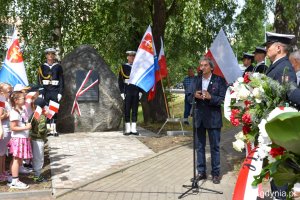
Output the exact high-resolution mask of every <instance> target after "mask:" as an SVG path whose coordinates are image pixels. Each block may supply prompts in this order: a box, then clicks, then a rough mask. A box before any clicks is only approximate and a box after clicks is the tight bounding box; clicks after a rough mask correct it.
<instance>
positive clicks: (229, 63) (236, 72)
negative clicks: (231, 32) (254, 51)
mask: <svg viewBox="0 0 300 200" xmlns="http://www.w3.org/2000/svg"><path fill="white" fill-rule="evenodd" d="M206 57H209V58H210V59H211V60H212V61H213V62H214V64H215V67H214V72H213V73H214V74H216V75H219V76H221V77H223V78H225V80H226V81H227V83H233V82H234V81H235V80H236V79H237V78H238V77H241V76H242V71H241V69H240V67H239V64H238V61H237V58H236V57H235V55H234V53H233V51H232V49H231V46H230V44H229V42H228V39H227V37H226V35H225V33H224V31H223V29H222V28H221V30H220V32H219V34H218V35H217V37H216V38H215V40H214V41H213V43H212V44H211V46H210V48H209V50H208V52H207V53H206Z"/></svg>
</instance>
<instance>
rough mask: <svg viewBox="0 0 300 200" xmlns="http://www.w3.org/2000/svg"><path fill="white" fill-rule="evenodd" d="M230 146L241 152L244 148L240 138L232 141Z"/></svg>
mask: <svg viewBox="0 0 300 200" xmlns="http://www.w3.org/2000/svg"><path fill="white" fill-rule="evenodd" d="M232 146H233V148H234V149H235V150H236V151H239V152H242V150H243V149H244V148H245V144H244V142H243V141H242V140H236V141H235V142H232Z"/></svg>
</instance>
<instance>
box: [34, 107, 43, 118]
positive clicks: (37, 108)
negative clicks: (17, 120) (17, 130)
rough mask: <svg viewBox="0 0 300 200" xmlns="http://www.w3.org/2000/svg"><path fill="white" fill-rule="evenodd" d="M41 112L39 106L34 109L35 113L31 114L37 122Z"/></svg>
mask: <svg viewBox="0 0 300 200" xmlns="http://www.w3.org/2000/svg"><path fill="white" fill-rule="evenodd" d="M42 111H43V109H42V108H41V107H40V106H37V107H36V109H35V111H34V113H33V117H34V118H35V119H36V120H39V119H40V117H41V114H42Z"/></svg>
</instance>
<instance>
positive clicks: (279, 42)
mask: <svg viewBox="0 0 300 200" xmlns="http://www.w3.org/2000/svg"><path fill="white" fill-rule="evenodd" d="M266 36H267V42H266V43H265V45H266V49H267V56H268V57H269V59H270V61H271V63H272V64H271V65H270V67H269V68H268V70H267V71H266V75H267V76H268V77H271V78H272V79H274V80H277V81H278V82H280V83H284V82H291V83H292V84H294V85H296V81H297V79H296V73H295V71H294V69H293V67H292V64H291V62H290V61H289V58H288V56H287V55H288V49H289V44H290V43H291V41H292V39H293V38H294V37H295V36H294V35H286V34H278V33H270V32H267V33H266ZM299 94H300V90H299V89H294V90H291V91H290V92H289V93H288V94H287V96H288V99H289V100H290V101H292V102H293V104H295V105H297V104H300V102H299V100H300V99H299V98H298V97H299ZM271 189H272V192H273V194H275V198H276V199H286V194H287V189H288V188H287V185H284V186H276V185H275V183H274V181H273V180H272V181H271Z"/></svg>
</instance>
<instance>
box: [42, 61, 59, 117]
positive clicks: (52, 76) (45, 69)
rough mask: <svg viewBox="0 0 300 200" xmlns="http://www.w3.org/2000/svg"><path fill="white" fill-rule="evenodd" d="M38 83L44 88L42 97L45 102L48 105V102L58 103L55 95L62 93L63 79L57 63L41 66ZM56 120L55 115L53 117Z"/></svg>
mask: <svg viewBox="0 0 300 200" xmlns="http://www.w3.org/2000/svg"><path fill="white" fill-rule="evenodd" d="M38 81H39V84H40V85H42V87H43V88H44V91H43V93H42V94H43V96H44V99H45V101H46V102H47V103H48V104H49V102H50V100H52V101H55V102H57V103H58V99H57V95H58V94H61V95H62V93H63V89H64V77H63V69H62V66H61V65H60V64H59V63H53V64H52V65H49V64H48V63H44V64H42V66H40V67H39V69H38ZM53 118H54V119H56V115H54V116H53Z"/></svg>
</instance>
